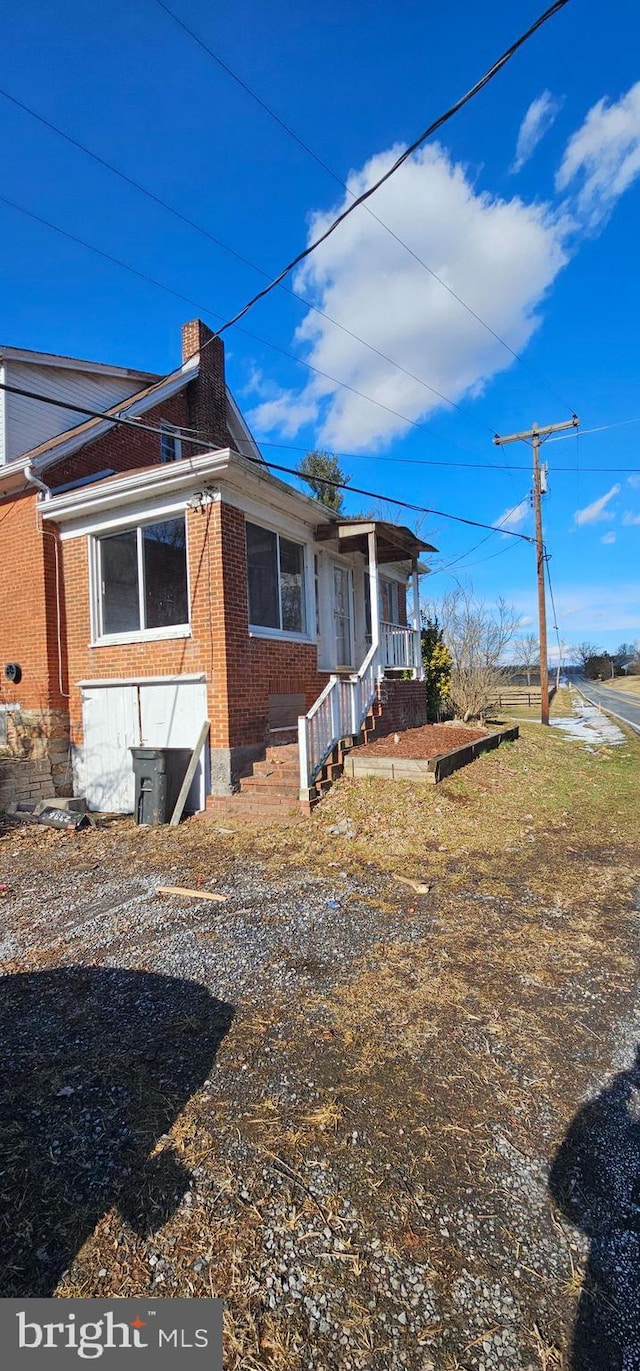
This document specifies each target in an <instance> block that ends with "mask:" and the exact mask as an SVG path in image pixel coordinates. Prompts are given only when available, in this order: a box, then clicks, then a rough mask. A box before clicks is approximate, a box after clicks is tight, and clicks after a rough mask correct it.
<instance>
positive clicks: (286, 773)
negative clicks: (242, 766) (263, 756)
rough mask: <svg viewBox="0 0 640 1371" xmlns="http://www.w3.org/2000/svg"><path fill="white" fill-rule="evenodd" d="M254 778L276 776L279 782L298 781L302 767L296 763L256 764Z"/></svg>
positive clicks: (254, 764) (254, 765)
mask: <svg viewBox="0 0 640 1371" xmlns="http://www.w3.org/2000/svg"><path fill="white" fill-rule="evenodd" d="M253 775H254V776H264V777H265V778H266V777H268V776H275V777H277V778H278V780H284V779H285V778H286V779H287V780H292V781H296V780H297V779H298V777H299V775H300V767H299V766H297V765H296V764H295V763H294V762H254V763H253Z"/></svg>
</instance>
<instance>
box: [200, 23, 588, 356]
mask: <svg viewBox="0 0 640 1371" xmlns="http://www.w3.org/2000/svg"><path fill="white" fill-rule="evenodd" d="M568 3H569V0H554V4H552V5H550V6H549V8H548V9H546V10H545V11H544V13H543V14H541V15H539V16H538V18H537V19H536V20H535V21H534V23H533V24H531V25H530V26H529V28H528V29H527V30H526V31H525V32H524V33H522V34H521V35H520V37H519V38H517V39H516V40H515V42H513V43H511V44H510V46H509V47H508V48H507V49H506V50H505V52H503V53H502V54H501V56H500V57H498V58H497V59H496V61H495V62H494V63H493V64H492V65H491V66H490V67H489V68H488V70H487V71H486V72H485V73H484V75H483V76H481V77H480V79H479V80H478V81H476V82H475V84H474V85H473V86H471V87H470V89H469V90H467V91H466V92H465V94H464V95H462V96H460V98H459V99H458V100H456V101H455V103H454V104H453V105H450V106H449V108H448V109H447V110H445V112H444V114H441V115H439V116H438V118H437V119H434V120H433V122H432V123H431V124H429V125H428V127H427V128H426V129H423V131H422V133H420V134H419V135H418V137H417V138H414V140H413V142H411V143H410V144H409V145H408V147H407V148H405V150H404V152H402V153H400V155H399V156H398V157H396V159H395V161H394V162H393V163H392V164H391V166H390V167H388V168H387V170H386V171H385V172H383V174H382V176H379V177H378V179H377V181H374V183H373V185H371V186H369V187H368V188H367V190H364V191H362V193H361V194H360V195H357V196H356V198H355V200H353V201H352V202H351V204H350V205H348V206H347V208H346V209H344V210H342V212H341V213H340V214H338V215H336V217H335V218H334V219H333V220H332V221H331V223H330V224H328V225H327V227H326V229H323V231H322V233H320V234H319V235H318V237H317V238H314V239H313V241H312V242H311V243H308V244H307V246H306V247H305V248H302V249H301V251H300V252H298V253H296V256H295V257H293V258H292V259H291V261H290V262H288V263H287V265H286V266H285V267H283V268H282V270H281V271H280V272H279V273H278V275H277V276H274V278H273V280H272V281H270V282H269V284H268V285H267V286H264V287H263V289H262V290H260V291H257V293H256V294H255V295H253V296H252V297H251V299H250V300H248V301H247V303H246V304H245V305H243V306H242V309H240V310H238V311H237V313H236V314H234V315H233V317H232V318H231V319H228V320H227V322H226V323H225V324H223V325H222V328H221V329H219V330H218V332H219V333H223V332H224V331H225V329H228V328H231V327H232V325H233V324H236V323H237V322H238V320H239V319H242V318H243V316H244V315H245V314H247V312H248V311H249V310H250V309H253V306H254V305H256V304H257V303H258V301H259V300H263V299H264V297H265V296H266V295H268V294H269V293H270V292H271V291H272V290H275V288H276V286H279V285H280V284H281V282H282V281H283V280H284V279H285V277H286V276H288V275H289V274H290V273H291V272H292V271H294V270H295V268H296V267H297V266H300V263H301V262H304V261H306V259H307V258H308V257H310V256H311V254H312V253H313V252H316V251H317V249H318V248H319V247H320V246H321V245H322V243H326V241H327V239H328V238H330V237H331V235H332V234H334V233H335V231H336V229H337V228H339V227H340V225H341V224H343V223H344V221H345V219H348V218H349V216H350V215H351V214H353V213H354V211H355V210H356V209H358V208H359V206H360V205H364V204H366V202H367V200H370V199H371V196H372V195H375V193H376V191H378V190H379V189H380V187H381V186H383V185H385V184H386V182H387V181H389V180H390V179H391V177H392V176H394V175H395V173H396V172H397V171H399V169H400V167H402V166H404V163H405V162H407V161H408V160H409V158H410V157H411V156H412V155H413V153H414V152H417V150H418V148H420V147H421V146H422V144H423V143H425V142H426V141H427V139H428V138H431V137H432V135H433V134H434V133H437V131H438V129H440V128H442V127H443V125H444V124H446V123H448V122H449V120H450V119H452V118H453V116H454V115H455V114H457V113H458V112H459V111H460V110H461V109H463V108H464V106H465V105H468V104H469V102H470V101H471V100H473V99H474V98H475V97H476V96H477V95H479V94H480V92H481V91H482V90H484V88H485V86H488V85H489V82H490V81H493V80H494V78H495V77H496V76H497V75H498V72H500V71H501V70H502V68H503V67H504V66H506V64H507V62H509V61H511V58H512V57H514V56H515V54H516V52H518V50H519V49H520V48H521V47H522V46H523V45H524V44H525V43H527V42H528V41H529V39H530V38H532V37H533V35H534V33H537V31H538V29H540V28H542V25H543V24H546V23H547V22H548V20H549V19H551V18H553V16H554V15H556V14H557V13H558V12H559V11H560V10H561V9H564V7H565V5H567V4H568Z"/></svg>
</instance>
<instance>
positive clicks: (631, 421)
mask: <svg viewBox="0 0 640 1371" xmlns="http://www.w3.org/2000/svg"><path fill="white" fill-rule="evenodd" d="M627 424H640V417H638V418H635V419H618V420H617V421H616V422H615V423H613V424H599V425H598V427H597V428H583V429H581V430H580V434H579V436H580V437H581V438H585V437H586V435H587V434H588V433H606V432H607V430H608V429H610V428H625V427H626V425H627ZM572 437H573V434H571V433H563V434H561V435H560V437H558V438H549V439H548V440H547V441H548V442H550V443H563V442H566V440H567V438H572ZM576 437H578V434H576ZM560 469H561V468H560ZM566 470H567V471H568V470H569V468H568V467H567V468H566ZM583 470H587V471H588V470H590V471H606V470H608V468H607V467H585V468H583ZM611 470H612V471H625V470H631V471H633V470H635V468H633V467H630V468H626V467H612V468H611Z"/></svg>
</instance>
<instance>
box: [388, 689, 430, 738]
mask: <svg viewBox="0 0 640 1371" xmlns="http://www.w3.org/2000/svg"><path fill="white" fill-rule="evenodd" d="M379 698H380V702H381V704H382V706H383V709H382V716H381V717H380V718H379V719H378V720H377V722H376V734H377V735H385V734H387V733H395V732H396V729H403V728H418V727H419V726H420V725H421V724H426V722H427V690H426V686H425V683H424V681H400V680H397V679H395V680H394V679H392V678H391V677H387V679H386V680H384V681H381V682H380V689H379Z"/></svg>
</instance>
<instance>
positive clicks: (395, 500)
mask: <svg viewBox="0 0 640 1371" xmlns="http://www.w3.org/2000/svg"><path fill="white" fill-rule="evenodd" d="M0 391H6V392H7V393H8V394H10V395H21V396H22V397H23V398H25V399H29V400H36V401H40V402H41V403H42V404H45V405H53V406H54V407H57V408H59V409H65V410H68V411H70V412H71V413H76V414H83V415H84V416H85V420H86V419H102V420H104V421H105V422H107V423H109V424H113V425H114V426H116V427H124V428H133V429H135V430H136V431H137V432H143V433H153V434H156V435H158V436H159V437H161V436H162V434H163V432H164V430H163V429H162V428H161V427H160V426H158V425H156V424H146V423H144V422H143V421H142V420H139V419H128V418H127V417H126V416H124V415H122V414H119V413H112V414H110V413H109V412H108V411H105V410H96V409H88V408H87V406H86V405H74V404H72V403H71V402H70V401H68V400H57V399H54V397H53V396H50V395H42V394H40V393H39V392H37V391H33V390H27V389H26V388H25V387H24V386H13V385H10V384H9V383H8V382H7V381H0ZM120 403H121V405H122V407H126V404H127V401H126V399H125V400H123V401H121V402H120ZM70 432H73V430H70ZM203 441H205V440H204V439H201V438H195V437H192V436H190V435H189V434H185V435H184V437H183V438H182V442H183V443H186V444H189V443H190V444H192V445H193V446H195V447H198V448H202V445H203ZM208 441H210V442H211V443H212V444H213V446H214V447H217V443H214V440H213V439H209V440H208ZM241 456H242V458H243V460H244V461H246V462H250V463H251V464H252V465H254V466H258V467H260V468H261V470H263V471H264V470H265V468H266V463H265V462H264V460H263V459H262V458H261V457H250V456H249V455H248V454H247V453H242V454H241ZM269 468H270V469H271V470H273V471H280V472H284V473H285V474H286V475H288V476H295V477H296V478H297V479H298V480H299V481H305V480H307V482H308V483H310V481H311V480H312V481H313V482H314V483H315V484H318V483H319V484H320V485H323V486H327V487H328V488H329V489H331V490H345V491H348V492H349V494H352V495H364V496H366V498H367V499H370V500H382V501H384V502H385V503H386V504H392V505H397V506H398V507H399V508H402V509H409V510H412V511H414V512H416V513H418V514H433V515H434V516H435V517H436V518H439V519H450V520H452V521H453V522H454V523H458V524H466V525H467V527H469V528H487V529H490V530H491V531H492V532H498V533H500V532H503V533H504V534H505V535H506V536H509V537H511V538H520V539H522V541H523V542H525V543H530V542H532V541H533V540H532V539H531V538H529V537H528V536H527V535H526V534H524V533H516V532H514V531H513V530H511V529H502V528H501V527H500V526H498V527H497V528H495V526H494V525H493V524H487V523H483V522H481V521H480V520H478V519H467V518H464V517H463V516H462V515H460V514H450V513H448V512H446V511H445V510H441V509H434V508H432V507H431V506H428V505H418V504H414V503H413V502H412V501H410V500H401V499H400V498H399V497H398V496H396V495H383V494H381V493H380V491H375V490H364V489H362V488H361V487H358V486H353V485H350V484H347V483H346V482H345V481H334V480H332V479H330V478H329V477H325V476H313V477H311V478H306V477H305V476H304V475H302V473H301V472H299V471H298V470H296V468H295V467H285V466H282V465H278V464H276V463H275V462H270V463H269Z"/></svg>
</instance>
